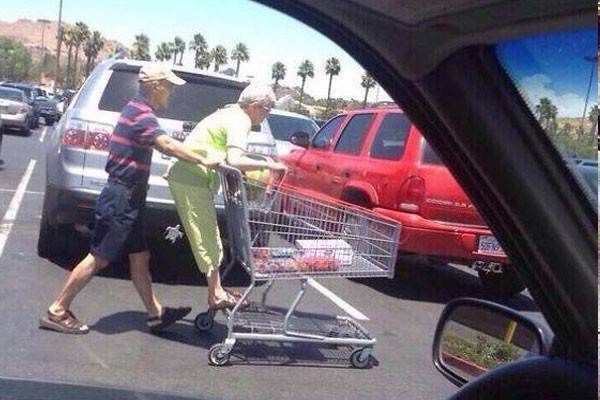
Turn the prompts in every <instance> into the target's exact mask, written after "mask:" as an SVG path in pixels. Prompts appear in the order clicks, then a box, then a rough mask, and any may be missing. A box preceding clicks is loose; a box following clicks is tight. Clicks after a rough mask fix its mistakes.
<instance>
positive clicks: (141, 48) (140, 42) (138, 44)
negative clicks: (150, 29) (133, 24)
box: [131, 33, 150, 61]
mask: <svg viewBox="0 0 600 400" xmlns="http://www.w3.org/2000/svg"><path fill="white" fill-rule="evenodd" d="M132 47H133V48H132V51H131V58H132V59H134V60H143V61H150V38H149V37H148V35H145V34H143V33H141V34H139V35H135V42H134V43H133V46H132Z"/></svg>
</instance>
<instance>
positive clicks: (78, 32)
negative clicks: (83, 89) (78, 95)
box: [71, 22, 91, 83]
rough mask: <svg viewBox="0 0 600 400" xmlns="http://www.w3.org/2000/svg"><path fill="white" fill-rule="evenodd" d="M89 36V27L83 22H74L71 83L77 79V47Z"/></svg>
mask: <svg viewBox="0 0 600 400" xmlns="http://www.w3.org/2000/svg"><path fill="white" fill-rule="evenodd" d="M90 36H91V32H90V28H88V26H87V25H86V24H85V23H83V22H77V23H76V24H75V60H74V61H73V79H72V80H71V83H75V81H76V80H77V75H78V74H77V60H78V59H79V49H80V48H81V45H83V44H85V42H87V41H88V39H89V38H90Z"/></svg>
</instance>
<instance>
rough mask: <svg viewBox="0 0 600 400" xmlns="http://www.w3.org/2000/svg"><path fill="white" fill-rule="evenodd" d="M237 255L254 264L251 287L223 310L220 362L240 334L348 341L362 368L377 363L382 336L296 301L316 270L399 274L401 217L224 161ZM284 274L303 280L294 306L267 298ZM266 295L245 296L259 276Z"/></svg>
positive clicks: (216, 349)
mask: <svg viewBox="0 0 600 400" xmlns="http://www.w3.org/2000/svg"><path fill="white" fill-rule="evenodd" d="M219 175H220V178H221V185H222V191H223V197H224V201H225V210H226V215H227V224H228V225H227V226H228V236H229V242H230V243H229V244H230V248H231V255H232V258H234V259H235V260H236V261H237V262H238V263H239V264H241V265H242V266H243V268H244V269H245V270H246V271H247V272H248V274H249V275H250V278H251V282H250V285H249V287H248V288H247V289H246V290H245V291H244V293H243V295H242V297H241V299H240V300H239V301H238V302H237V304H236V306H235V307H233V308H232V309H226V310H222V311H223V313H224V315H225V317H226V320H227V338H226V339H225V340H224V341H223V342H222V343H216V344H215V345H213V346H212V347H211V348H210V350H209V353H208V358H209V361H210V363H211V364H213V365H217V366H220V365H225V364H227V363H228V362H229V359H230V355H231V352H232V349H233V347H234V345H235V343H236V341H238V340H248V341H277V342H292V343H314V344H319V345H335V346H347V347H350V348H351V349H352V352H351V356H350V362H351V364H352V366H354V367H356V368H368V367H370V366H371V365H372V363H373V360H374V359H373V357H372V356H371V352H372V349H373V346H374V345H375V343H376V339H375V338H374V337H372V336H371V335H370V334H369V332H368V331H367V330H366V329H365V328H364V327H363V326H361V325H360V324H359V323H358V322H357V321H356V320H355V319H353V318H350V317H346V316H327V318H322V316H321V317H319V318H312V317H310V316H309V315H306V313H299V312H296V309H297V307H298V305H299V303H300V301H301V300H302V298H303V296H304V295H305V293H306V290H307V287H308V286H310V285H311V284H313V283H314V280H313V278H377V277H387V278H393V275H394V266H395V262H396V255H397V246H398V238H399V235H400V229H401V227H400V225H399V224H398V223H396V222H393V221H390V220H388V219H386V218H384V217H381V216H378V215H377V214H375V213H373V212H371V211H370V210H366V209H362V208H359V207H355V206H352V205H349V204H346V203H342V202H336V201H332V200H330V199H325V198H314V197H311V196H307V195H304V194H302V193H301V192H299V191H298V190H296V189H294V188H290V187H287V186H285V185H282V184H279V183H278V182H277V181H270V182H266V183H265V182H259V181H254V180H251V179H249V178H246V177H245V176H244V175H243V174H242V173H241V172H240V171H239V170H238V169H236V168H233V167H229V166H222V167H220V168H219ZM277 280H297V281H299V282H300V288H299V291H298V293H297V295H296V296H295V298H294V299H293V301H292V303H291V306H290V307H289V309H287V311H285V312H282V311H281V307H270V306H269V305H268V304H267V297H268V293H269V291H270V290H271V288H272V286H273V283H274V282H275V281H277ZM262 281H266V284H265V285H264V286H263V287H262V289H263V293H262V297H261V301H260V302H254V303H251V305H250V306H249V307H246V308H244V307H243V304H244V302H245V300H246V299H249V296H250V294H251V292H252V291H253V290H255V289H256V288H257V283H259V282H262ZM216 313H217V311H215V310H210V309H209V310H208V311H207V312H203V313H200V314H198V316H197V317H196V319H195V326H196V329H197V330H198V331H200V332H206V331H208V330H210V329H211V328H212V326H213V324H214V319H215V316H216Z"/></svg>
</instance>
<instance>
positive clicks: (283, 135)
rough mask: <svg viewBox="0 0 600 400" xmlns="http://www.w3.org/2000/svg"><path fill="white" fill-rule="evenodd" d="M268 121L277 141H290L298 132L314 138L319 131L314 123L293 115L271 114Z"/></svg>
mask: <svg viewBox="0 0 600 400" xmlns="http://www.w3.org/2000/svg"><path fill="white" fill-rule="evenodd" d="M267 120H268V121H269V126H270V127H271V133H272V134H273V136H274V137H275V139H277V140H288V139H289V138H290V136H291V135H293V134H294V133H296V132H305V133H308V136H309V137H312V136H313V135H314V133H315V132H316V131H317V129H319V127H318V126H317V124H316V123H315V122H314V121H312V120H310V119H306V118H299V117H295V116H293V115H277V114H269V115H267Z"/></svg>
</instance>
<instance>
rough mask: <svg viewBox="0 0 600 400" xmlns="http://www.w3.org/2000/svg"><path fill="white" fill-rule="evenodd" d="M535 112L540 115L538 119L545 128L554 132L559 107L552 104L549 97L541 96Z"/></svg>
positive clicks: (549, 131)
mask: <svg viewBox="0 0 600 400" xmlns="http://www.w3.org/2000/svg"><path fill="white" fill-rule="evenodd" d="M534 113H535V114H536V115H537V116H538V121H539V122H540V125H542V127H543V128H544V130H545V131H546V132H548V133H553V132H554V128H555V127H556V116H557V115H558V109H557V108H556V106H555V105H554V104H552V101H551V100H550V99H549V98H547V97H543V98H541V99H540V103H539V104H538V105H536V106H535V110H534Z"/></svg>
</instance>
